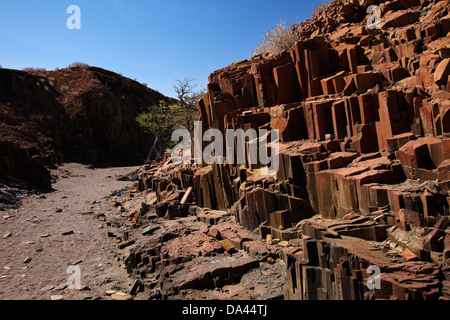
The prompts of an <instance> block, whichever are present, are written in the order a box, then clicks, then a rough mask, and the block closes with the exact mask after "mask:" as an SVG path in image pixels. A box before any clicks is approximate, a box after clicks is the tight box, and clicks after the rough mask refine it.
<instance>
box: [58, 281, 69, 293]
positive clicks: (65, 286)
mask: <svg viewBox="0 0 450 320" xmlns="http://www.w3.org/2000/svg"><path fill="white" fill-rule="evenodd" d="M65 288H67V283H65V282H64V283H61V284H60V285H58V286H56V287H55V290H57V291H62V290H64V289H65Z"/></svg>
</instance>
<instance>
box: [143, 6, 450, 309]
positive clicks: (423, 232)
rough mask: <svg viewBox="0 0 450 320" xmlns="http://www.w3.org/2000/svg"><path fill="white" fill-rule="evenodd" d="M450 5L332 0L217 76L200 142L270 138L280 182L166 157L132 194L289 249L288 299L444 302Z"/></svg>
mask: <svg viewBox="0 0 450 320" xmlns="http://www.w3.org/2000/svg"><path fill="white" fill-rule="evenodd" d="M449 4H450V3H449V1H400V0H395V1H356V0H354V1H341V0H336V1H334V2H333V3H332V4H331V5H330V6H329V8H328V10H327V11H325V12H324V13H322V14H320V15H318V16H316V17H314V18H313V19H311V20H308V21H306V22H304V23H301V24H299V25H297V26H295V27H294V29H295V30H296V32H297V33H298V34H299V36H300V41H298V42H297V43H296V44H295V45H294V46H293V47H292V48H291V49H290V50H287V51H284V52H282V53H281V54H279V55H270V54H266V55H259V56H256V57H253V58H252V59H251V60H243V61H239V62H236V63H233V64H232V65H230V66H228V67H227V68H224V69H221V70H218V71H215V72H214V73H212V74H211V75H210V78H209V80H210V84H209V85H208V92H207V93H206V94H205V95H204V96H203V98H202V99H201V100H200V102H199V104H198V110H199V118H200V120H201V121H202V123H203V127H202V130H203V131H202V132H197V134H200V135H201V134H203V133H204V132H205V131H206V130H207V129H210V128H216V129H219V130H221V131H222V133H223V134H225V130H227V129H234V130H236V129H243V130H248V129H250V128H253V129H268V130H274V129H278V130H279V132H280V141H281V147H280V151H279V154H278V155H277V156H278V157H279V163H280V168H279V170H278V172H277V173H276V175H272V176H267V175H264V174H262V173H263V172H264V170H263V169H264V166H263V165H261V164H256V165H255V164H252V163H250V161H247V162H246V164H245V165H229V164H226V165H222V164H213V165H211V166H207V165H206V164H200V165H198V166H196V165H184V166H180V165H176V164H173V163H171V159H170V156H169V155H167V157H166V158H165V159H160V162H158V163H153V164H149V165H146V166H144V167H142V168H141V171H140V174H139V176H140V189H141V190H145V191H155V192H156V195H157V200H155V203H154V205H155V206H156V208H157V210H159V212H160V213H159V215H160V216H162V217H164V216H165V217H166V218H168V219H176V218H177V217H179V216H180V215H181V216H186V215H189V214H192V213H193V211H192V207H195V206H200V207H204V208H209V210H221V211H227V212H229V213H230V214H231V215H232V216H234V218H235V221H236V223H239V224H240V225H242V226H243V227H245V228H246V229H248V230H250V231H252V232H254V233H255V234H258V235H259V236H260V237H261V238H262V239H265V240H266V241H267V242H270V243H272V241H273V240H274V243H275V244H276V245H277V244H278V243H280V242H283V245H284V246H283V247H282V254H280V257H281V258H282V260H283V261H284V263H285V265H286V274H287V276H286V282H285V287H284V296H285V298H286V299H306V300H308V299H312V300H313V299H321V300H322V299H354V300H360V299H430V300H432V299H449V298H450V296H449V295H448V291H449V287H448V284H449V282H448V281H449V279H448V275H449V274H448V265H449V262H450V261H449V260H448V259H449V258H450V256H449V252H450V251H449V250H450V247H449V246H448V240H449V229H448V217H447V216H448V215H449V214H450V212H449V206H450V197H449V188H450V175H449V159H450V128H449V123H450V118H449V116H450V111H449V110H450V105H449V98H450V81H449V76H450V74H449V70H448V59H449V56H448V53H449V50H448V49H449V46H450V42H449V39H450V37H449V36H448V33H449V31H450V29H449V21H450V18H449V9H448V7H449V6H448V5H449ZM369 5H379V7H380V11H381V14H382V16H381V29H380V30H377V29H374V30H370V29H369V28H368V27H367V21H368V19H369V18H370V14H367V8H368V7H369ZM261 139H268V138H267V136H264V137H262V138H261ZM250 143H251V142H248V143H247V148H246V150H247V152H248V150H249V148H248V146H249V144H250ZM252 143H255V141H253V142H252ZM235 147H236V146H235ZM249 156H250V154H249V153H247V159H248V157H249ZM180 209H181V211H180ZM180 212H181V214H180ZM212 216H214V214H212ZM197 218H198V219H201V218H202V217H201V215H199V214H197ZM373 266H375V267H377V268H378V269H377V270H379V271H380V274H379V277H378V278H377V281H379V282H378V284H380V286H377V287H376V288H375V289H374V290H372V289H373V288H372V287H371V286H370V285H369V284H368V281H369V280H374V278H371V272H372V271H370V270H372V269H371V268H370V267H373Z"/></svg>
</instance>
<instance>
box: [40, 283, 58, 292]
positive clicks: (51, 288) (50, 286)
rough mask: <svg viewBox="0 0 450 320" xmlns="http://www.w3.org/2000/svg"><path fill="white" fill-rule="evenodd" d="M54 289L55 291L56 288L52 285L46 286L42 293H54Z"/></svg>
mask: <svg viewBox="0 0 450 320" xmlns="http://www.w3.org/2000/svg"><path fill="white" fill-rule="evenodd" d="M53 289H55V286H52V285H51V284H50V285H48V286H45V287H44V288H42V289H41V291H52V290H53Z"/></svg>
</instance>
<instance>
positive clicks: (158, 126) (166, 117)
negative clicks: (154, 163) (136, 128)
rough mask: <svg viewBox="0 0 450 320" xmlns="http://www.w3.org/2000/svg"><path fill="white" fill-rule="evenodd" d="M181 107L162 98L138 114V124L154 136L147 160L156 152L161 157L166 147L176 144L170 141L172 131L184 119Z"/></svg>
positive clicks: (178, 126)
mask: <svg viewBox="0 0 450 320" xmlns="http://www.w3.org/2000/svg"><path fill="white" fill-rule="evenodd" d="M180 109H181V108H180V106H179V105H169V104H168V103H167V102H166V101H164V100H161V101H160V102H159V103H158V104H156V105H153V106H151V107H149V108H147V110H146V111H145V112H143V113H141V114H139V115H138V116H137V118H136V121H137V122H138V124H139V125H140V126H141V127H142V128H144V130H145V131H146V132H147V133H150V134H151V135H153V136H154V140H153V144H152V146H151V148H150V151H149V152H148V155H147V158H146V159H145V161H146V162H148V161H149V160H150V159H151V157H152V154H153V153H154V152H155V153H156V156H157V157H161V156H162V153H163V151H164V149H165V148H166V147H167V146H171V145H172V144H174V143H173V142H171V141H170V140H171V138H172V131H173V130H175V129H178V128H180V127H181V123H182V119H183V118H182V113H181V112H180Z"/></svg>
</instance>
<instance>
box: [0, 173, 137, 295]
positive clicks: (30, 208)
mask: <svg viewBox="0 0 450 320" xmlns="http://www.w3.org/2000/svg"><path fill="white" fill-rule="evenodd" d="M136 169H137V167H128V168H111V169H95V170H91V169H88V168H87V167H86V166H83V165H80V164H65V165H64V166H61V167H60V168H58V169H57V170H55V171H53V172H52V174H53V175H56V176H58V177H59V178H58V180H57V182H56V183H55V184H54V186H53V187H54V189H55V190H56V191H54V192H52V193H48V194H45V197H43V196H39V195H33V196H30V197H28V198H26V199H25V201H24V204H23V206H22V207H21V208H20V209H18V210H10V211H7V212H5V211H3V212H0V213H1V216H5V215H9V216H11V217H9V218H7V219H2V220H0V277H1V279H0V299H2V300H20V299H26V300H38V299H39V300H40V299H50V297H51V296H54V295H62V296H64V299H90V298H93V299H96V298H99V297H102V298H107V296H106V295H105V292H106V291H107V290H110V289H114V290H124V291H126V290H128V288H129V286H130V283H131V280H129V279H128V277H127V275H126V272H125V269H124V267H123V266H122V264H121V262H120V261H118V258H117V256H116V254H115V251H116V250H115V248H116V245H115V244H113V243H111V242H110V240H109V239H108V237H107V231H106V230H107V228H106V223H105V222H103V223H102V222H99V221H97V220H94V219H93V215H94V214H98V213H106V214H107V215H108V212H111V210H113V209H111V208H109V207H108V204H107V202H106V201H105V199H104V197H105V196H107V195H108V194H110V193H111V192H112V191H115V190H119V189H122V188H125V187H131V186H132V185H133V182H121V181H117V180H116V179H115V176H118V175H124V174H128V173H130V172H132V171H133V170H136ZM100 224H103V226H104V228H103V229H99V228H98V226H99V225H100ZM65 233H67V235H63V234H65ZM27 257H29V258H31V261H30V262H29V263H24V261H25V259H26V258H27ZM77 262H79V263H78V264H77V266H78V267H80V271H81V284H82V285H87V286H88V287H89V288H90V290H87V291H75V290H70V289H68V288H65V289H63V290H56V289H59V288H56V289H52V287H58V286H59V285H61V284H64V283H66V282H67V280H68V278H69V276H70V274H68V273H67V268H68V266H70V265H73V264H74V263H77Z"/></svg>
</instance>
